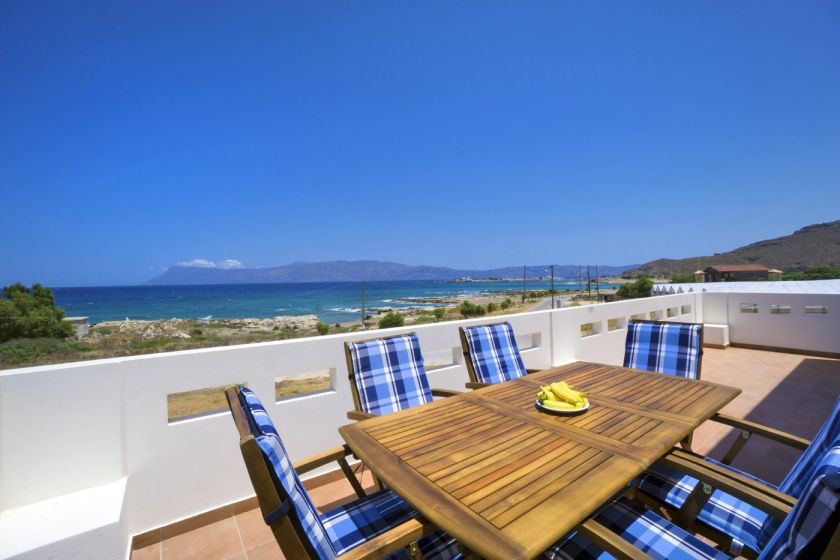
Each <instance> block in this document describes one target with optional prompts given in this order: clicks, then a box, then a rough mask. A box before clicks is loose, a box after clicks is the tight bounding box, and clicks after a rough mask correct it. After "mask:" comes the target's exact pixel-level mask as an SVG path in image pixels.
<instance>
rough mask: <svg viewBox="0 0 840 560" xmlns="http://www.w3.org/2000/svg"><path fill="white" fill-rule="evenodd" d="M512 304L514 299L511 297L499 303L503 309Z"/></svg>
mask: <svg viewBox="0 0 840 560" xmlns="http://www.w3.org/2000/svg"><path fill="white" fill-rule="evenodd" d="M511 305H513V301H511V299H510V298H505V300H504V301H503V302H502V303H500V304H499V306H500V307H501V308H502V309H507V308H508V307H510V306H511Z"/></svg>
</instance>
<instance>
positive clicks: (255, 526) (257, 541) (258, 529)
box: [236, 508, 274, 552]
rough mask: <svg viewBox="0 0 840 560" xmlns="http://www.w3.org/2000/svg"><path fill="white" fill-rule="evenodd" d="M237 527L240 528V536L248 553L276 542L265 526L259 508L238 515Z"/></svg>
mask: <svg viewBox="0 0 840 560" xmlns="http://www.w3.org/2000/svg"><path fill="white" fill-rule="evenodd" d="M236 526H237V527H238V528H239V536H240V537H242V544H244V545H245V551H246V552H247V551H248V550H250V549H252V548H256V547H257V546H259V545H261V544H265V543H267V542H273V541H274V533H272V532H271V529H270V528H269V527H268V525H266V524H265V521H264V520H263V517H262V513H261V512H260V509H259V508H255V509H252V510H250V511H246V512H244V513H240V514H239V515H237V516H236Z"/></svg>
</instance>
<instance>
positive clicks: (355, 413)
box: [347, 410, 376, 422]
mask: <svg viewBox="0 0 840 560" xmlns="http://www.w3.org/2000/svg"><path fill="white" fill-rule="evenodd" d="M368 418H376V414H371V413H370V412H362V411H361V410H348V411H347V419H348V420H358V421H360V422H361V421H362V420H367V419H368Z"/></svg>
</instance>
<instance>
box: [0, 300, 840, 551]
mask: <svg viewBox="0 0 840 560" xmlns="http://www.w3.org/2000/svg"><path fill="white" fill-rule="evenodd" d="M741 303H755V304H758V309H759V312H758V313H741V312H740V305H741ZM770 305H779V306H782V307H785V306H787V307H789V310H790V312H789V313H785V312H778V313H772V314H771V313H770ZM806 306H808V310H809V312H808V313H806V309H805V308H806ZM818 307H823V308H825V309H827V310H828V312H827V313H821V312H815V311H814V309H815V308H818ZM774 309H776V308H774ZM632 317H644V318H652V317H653V318H660V319H665V320H676V321H690V322H706V323H715V324H722V325H729V327H730V338H731V340H732V342H733V343H739V342H740V343H744V344H751V345H760V346H773V347H782V348H789V349H799V350H812V351H818V352H826V353H840V338H838V336H837V333H838V332H840V295H815V294H807V295H798V294H712V293H688V294H677V295H668V296H661V297H653V298H647V299H641V300H629V301H621V302H616V303H608V304H601V305H593V306H584V307H573V308H566V309H560V310H553V311H551V310H549V311H538V312H532V313H522V314H517V315H510V316H507V317H505V319H507V320H509V321H510V322H511V323H512V324H513V328H514V330H515V332H516V333H517V335H518V337H519V338H520V339H522V341H523V342H525V344H523V346H528V349H526V350H524V351H523V357H524V359H525V362H526V366H527V367H529V368H544V367H548V366H551V365H559V364H563V363H567V362H569V361H573V360H586V361H593V362H602V363H609V364H620V363H621V361H622V358H623V353H624V346H623V344H624V337H625V330H624V326H625V324H626V321H627V320H628V319H630V318H632ZM495 319H496V318H494V320H495ZM481 322H486V319H484V320H470V321H459V322H449V323H439V324H429V325H419V326H416V327H411V328H400V329H390V330H387V331H375V333H373V334H371V336H378V335H380V334H381V335H386V334H390V333H397V332H404V331H409V330H412V331H414V332H416V333H417V335H418V337H419V339H420V344H421V348H422V350H423V353H424V355H425V356H427V359H428V360H429V361H435V362H438V363H439V365H442V367H438V368H436V369H434V370H431V371H430V372H429V377H430V381H431V384H432V386H434V387H447V388H453V389H463V384H464V382H465V381H466V380H467V373H466V369H465V367H464V365H463V359H462V355H461V348H460V343H459V339H458V326H459V325H467V324H475V323H481ZM582 325H583V326H585V327H584V329H583V330H582V329H581V326H582ZM359 337H360V335H359V333H354V334H351V335H333V336H324V337H317V338H306V339H297V340H286V341H278V342H267V343H260V344H249V345H242V346H233V347H220V348H211V349H204V350H190V351H184V352H172V353H165V354H153V355H145V356H135V357H128V358H119V359H108V360H97V361H91V362H79V363H72V364H60V365H52V366H43V367H35V368H24V369H17V370H7V371H3V372H0V512H2V513H0V558H12V557H14V558H29V557H32V558H36V557H37V558H42V557H48V556H49V555H50V554H52V555H54V556H55V557H67V556H72V555H73V554H78V557H83V558H122V557H126V558H127V554H128V546H129V542H130V535H132V534H137V533H140V532H143V531H147V530H150V529H153V528H156V527H160V526H164V525H167V524H170V523H172V522H175V521H177V520H179V519H182V518H187V517H191V516H194V515H197V514H199V513H201V512H204V511H207V510H211V509H214V508H217V507H220V506H223V505H225V504H229V503H231V502H235V501H238V500H241V499H243V498H246V497H248V496H249V495H251V494H252V493H253V491H252V489H251V486H250V483H249V481H248V478H247V475H246V472H245V469H244V468H243V464H242V459H241V457H240V455H239V450H238V445H237V441H238V440H237V435H236V430H235V429H234V426H233V423H232V421H231V419H230V418H229V417H228V414H227V413H225V412H219V413H215V414H208V415H205V416H200V417H196V418H191V419H187V420H182V421H176V422H170V421H169V419H168V414H167V395H170V394H173V393H179V392H184V391H190V390H195V389H202V388H206V387H213V386H218V385H226V384H231V383H237V382H245V383H247V385H248V386H249V387H251V388H252V389H253V390H254V391H255V392H256V393H257V395H258V396H259V397H260V398H261V399H262V400H263V402H265V403H266V404H270V403H274V404H273V405H270V406H269V410H270V413H271V415H272V417H273V418H274V420H275V423H276V424H277V426H278V428H279V430H280V431H281V433H282V435H283V438H284V440H285V442H286V444H287V447H288V449H289V451H290V453H291V454H292V456H293V457H294V458H300V457H303V456H306V455H309V454H312V453H315V452H318V451H321V450H324V449H326V448H328V447H331V446H334V445H337V444H339V443H340V441H341V440H340V438H339V435H338V432H337V429H338V427H339V426H341V425H343V424H345V423H347V420H346V417H345V413H346V411H347V410H350V409H351V408H352V406H353V402H352V398H351V396H350V388H349V385H348V383H349V381H348V378H347V374H346V373H347V372H346V366H345V361H344V353H343V342H344V341H345V340H352V339H357V338H359ZM315 370H330V371H331V375H332V390H330V391H326V392H321V393H317V394H310V395H304V396H300V397H296V398H288V399H283V400H281V401H275V399H274V394H275V393H274V383H275V380H276V379H277V378H281V377H285V376H289V375H294V374H298V373H303V372H309V371H315ZM103 504H105V505H104V506H103ZM103 511H105V512H110V513H107V514H104V513H103ZM45 515H46V516H49V515H53V516H57V517H59V518H61V519H62V520H63V521H64V524H63V525H61V527H58V526H57V525H53V526H47V527H45V526H44V523H45V521H44V520H45V517H44V516H45ZM68 517H72V521H71V522H68V521H67V519H65V518H68ZM30 525H37V527H38V531H36V532H35V533H32V532H23V533H21V532H22V531H27V529H28V528H30V527H29V526H30ZM21 534H22V535H23V536H21ZM26 551H29V552H26ZM115 551H116V552H115Z"/></svg>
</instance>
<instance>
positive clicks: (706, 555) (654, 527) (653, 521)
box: [545, 498, 731, 560]
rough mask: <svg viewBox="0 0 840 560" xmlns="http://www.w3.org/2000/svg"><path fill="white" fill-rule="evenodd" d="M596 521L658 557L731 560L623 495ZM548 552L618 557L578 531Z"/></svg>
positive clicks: (567, 557)
mask: <svg viewBox="0 0 840 560" xmlns="http://www.w3.org/2000/svg"><path fill="white" fill-rule="evenodd" d="M595 520H596V521H598V522H599V523H601V524H602V525H604V526H605V527H607V528H608V529H610V530H611V531H613V532H614V533H617V534H618V535H620V536H621V537H623V538H624V539H625V540H627V541H628V542H629V543H630V544H632V545H633V546H635V547H636V548H638V549H640V550H641V551H642V552H644V553H645V554H647V555H648V556H650V557H651V558H654V559H659V560H702V559H713V560H731V559H730V557H729V556H727V555H726V554H724V553H723V552H721V551H719V550H715V549H714V548H712V547H711V546H709V545H708V544H706V543H704V542H703V541H701V540H700V539H698V538H697V537H695V536H694V535H691V534H690V533H688V532H686V531H684V530H683V529H681V528H680V527H678V526H676V525H674V524H673V523H671V522H670V521H667V520H665V519H663V518H662V517H659V516H658V515H656V514H655V513H653V512H651V511H649V510H646V509H644V508H643V507H641V506H639V505H637V504H634V503H633V502H631V501H630V500H628V499H626V498H619V499H618V500H616V501H615V502H613V503H611V504H609V505H607V506H605V507H604V508H602V509H601V510H600V511H599V512H598V513H597V514H596V515H595ZM545 555H546V557H547V558H550V559H551V560H559V559H563V560H573V559H574V560H595V559H598V560H606V559H610V558H614V557H613V556H612V555H610V554H608V553H607V552H604V551H603V550H601V549H600V548H598V547H597V546H596V545H594V544H593V543H592V542H591V541H589V540H588V539H587V538H585V537H583V536H582V535H580V534H579V533H577V532H573V533H570V534H569V535H567V536H566V537H564V538H563V539H561V540H560V541H558V542H557V543H556V544H555V545H554V546H552V547H551V548H549V549H548V550H547V551H546V553H545Z"/></svg>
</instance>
